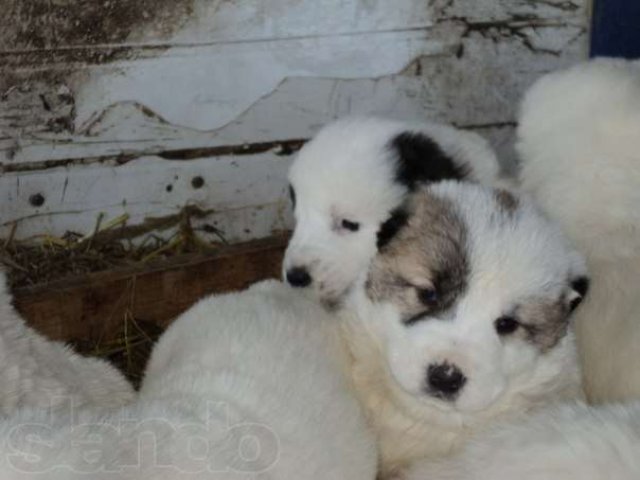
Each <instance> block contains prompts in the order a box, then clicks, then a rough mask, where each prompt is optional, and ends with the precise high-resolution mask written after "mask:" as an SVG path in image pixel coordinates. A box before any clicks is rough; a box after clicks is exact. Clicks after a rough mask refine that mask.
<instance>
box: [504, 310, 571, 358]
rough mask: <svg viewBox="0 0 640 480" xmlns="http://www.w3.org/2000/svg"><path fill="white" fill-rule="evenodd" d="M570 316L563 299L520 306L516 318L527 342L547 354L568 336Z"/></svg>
mask: <svg viewBox="0 0 640 480" xmlns="http://www.w3.org/2000/svg"><path fill="white" fill-rule="evenodd" d="M569 314H570V311H569V306H568V305H567V303H566V302H565V301H564V300H563V299H559V300H555V301H553V300H549V299H539V300H533V301H531V302H527V303H526V304H522V305H521V306H519V307H518V308H517V309H516V314H515V316H516V318H517V319H518V321H519V322H520V324H521V325H522V330H523V331H524V336H525V340H526V341H528V342H529V343H531V344H533V345H535V346H536V347H537V348H538V349H540V351H541V352H546V351H548V350H551V349H552V348H553V347H555V346H556V345H557V344H558V342H559V341H560V340H562V338H564V337H565V336H566V334H567V330H568V328H569Z"/></svg>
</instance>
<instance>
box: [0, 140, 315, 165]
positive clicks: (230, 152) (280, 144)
mask: <svg viewBox="0 0 640 480" xmlns="http://www.w3.org/2000/svg"><path fill="white" fill-rule="evenodd" d="M307 140H308V139H301V138H295V139H291V140H274V141H270V142H257V143H243V144H239V145H221V146H218V147H206V148H185V149H176V150H164V151H155V150H154V149H147V150H145V151H143V152H139V153H136V154H131V155H129V154H126V153H123V154H120V155H106V156H97V157H85V158H63V159H59V160H45V161H43V162H27V163H19V164H6V163H5V164H0V173H11V172H29V171H41V170H48V169H52V168H59V167H69V166H73V165H90V164H94V163H102V164H108V165H113V166H118V165H124V164H126V163H129V162H131V161H132V160H136V159H138V158H140V157H148V156H150V155H155V156H156V157H159V158H162V159H165V160H196V159H199V158H207V157H220V156H242V155H256V154H259V153H264V152H269V151H272V150H273V151H274V153H275V154H276V155H278V156H283V157H286V156H289V155H293V154H294V153H296V152H297V151H298V150H300V148H302V145H304V143H305V142H306V141H307Z"/></svg>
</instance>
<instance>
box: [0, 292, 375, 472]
mask: <svg viewBox="0 0 640 480" xmlns="http://www.w3.org/2000/svg"><path fill="white" fill-rule="evenodd" d="M344 355H345V351H344V347H343V345H342V341H341V339H340V336H339V328H338V324H337V323H336V319H335V318H334V317H331V316H329V315H327V314H326V313H325V312H324V311H323V310H322V309H321V308H320V307H319V306H318V305H317V304H316V303H314V302H311V301H309V300H306V299H305V298H304V297H303V296H301V295H299V294H298V293H297V292H296V293H295V294H294V293H292V291H291V289H290V287H287V286H285V285H283V284H281V283H279V282H267V283H262V284H258V285H256V286H254V287H252V288H251V289H250V290H248V291H245V292H241V293H234V294H228V295H220V296H213V297H209V298H206V299H204V300H202V301H200V302H199V303H197V304H196V305H195V306H193V307H192V308H191V309H190V310H189V311H187V312H186V313H184V314H183V315H182V316H181V317H179V318H178V319H177V320H176V321H175V322H174V324H173V325H172V326H171V327H170V328H169V330H168V331H167V332H166V333H165V334H164V335H163V337H162V338H161V339H160V341H159V344H158V345H157V347H156V348H155V350H154V352H153V355H152V359H151V361H150V364H149V367H148V370H147V375H146V378H145V381H144V384H143V387H142V390H141V393H140V396H139V400H138V402H137V403H136V404H134V405H131V406H129V407H126V408H124V409H123V410H122V411H121V412H119V413H118V414H111V415H110V416H107V417H102V416H97V415H96V414H95V413H94V412H91V411H88V412H87V411H84V412H80V413H77V414H76V415H75V417H76V418H75V419H70V418H60V417H56V418H54V419H53V420H50V419H47V418H46V417H44V416H43V415H42V414H40V413H36V414H34V412H29V411H27V412H21V414H20V415H19V416H16V417H14V418H13V419H12V420H11V421H7V422H4V423H1V422H0V439H3V440H4V442H3V443H2V451H0V477H1V478H2V479H3V480H4V479H10V480H14V479H16V480H17V479H20V480H27V479H31V478H34V479H36V478H42V477H38V475H37V474H33V475H32V474H31V473H28V472H27V473H25V472H24V467H23V466H24V465H25V463H26V459H27V458H26V456H25V455H26V454H27V453H31V454H32V455H35V467H34V466H31V468H32V469H34V470H37V469H38V468H41V467H43V466H44V467H45V468H46V472H47V476H46V478H47V479H48V480H63V479H64V480H69V479H72V478H87V477H86V476H85V477H83V476H82V475H75V476H74V475H73V474H72V473H71V471H70V470H69V469H68V468H57V469H49V468H48V467H50V466H60V465H67V466H69V465H71V466H73V468H74V469H75V470H78V469H79V468H80V467H82V466H83V465H84V467H83V468H85V470H87V471H90V472H92V473H91V476H90V477H89V478H91V479H92V480H97V479H100V480H102V479H116V478H117V479H127V480H134V479H135V480H147V479H153V480H163V479H167V480H174V479H189V480H193V479H203V480H204V479H207V480H211V479H233V480H249V479H253V480H258V479H260V480H290V479H294V478H295V479H300V480H325V479H350V480H352V479H353V480H359V479H362V480H373V479H374V477H375V471H376V450H375V446H374V441H373V438H372V437H371V435H370V433H369V431H368V430H367V427H366V423H365V419H364V417H363V415H362V412H361V410H360V408H359V405H358V403H357V400H356V399H355V396H354V395H353V394H352V391H351V387H350V383H349V381H348V377H347V376H346V375H345V372H344V368H345V366H346V358H345V357H344ZM123 418H126V419H128V421H127V422H122V419H123ZM34 423H36V424H41V425H44V426H45V430H44V433H43V435H44V437H45V440H47V441H48V443H47V444H45V442H44V441H39V442H38V441H36V440H34V439H32V438H29V437H27V433H29V431H30V430H29V429H30V428H31V429H33V428H35V427H33V426H32V425H33V424H34ZM25 425H26V427H25ZM82 425H84V426H82ZM19 426H22V430H21V429H20V428H18V429H16V427H19ZM36 432H37V430H36ZM91 435H93V436H94V438H92V437H91ZM242 439H245V440H244V441H242ZM72 441H75V445H74V444H72ZM52 446H53V447H52ZM141 446H142V447H141ZM92 451H98V452H101V455H95V454H94V456H93V457H88V458H93V460H92V461H93V462H94V463H91V461H87V460H84V458H85V456H86V454H87V452H92ZM140 452H142V453H140ZM242 455H244V457H243V456H242ZM251 457H253V459H252V458H251ZM96 458H97V460H96ZM126 465H128V467H126V468H123V466H126ZM163 465H164V466H163ZM98 467H101V468H98ZM20 470H22V471H20ZM101 470H102V472H101ZM105 470H106V471H105ZM108 470H111V471H112V473H109V472H108Z"/></svg>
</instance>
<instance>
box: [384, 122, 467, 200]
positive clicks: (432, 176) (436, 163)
mask: <svg viewBox="0 0 640 480" xmlns="http://www.w3.org/2000/svg"><path fill="white" fill-rule="evenodd" d="M389 148H390V150H391V151H392V152H393V153H395V155H396V158H397V164H396V180H397V181H398V182H400V183H401V184H403V185H405V186H406V187H407V188H409V190H414V189H415V188H416V186H417V185H418V184H420V183H431V182H438V181H441V180H464V179H465V178H466V177H468V175H469V171H468V170H469V169H468V167H467V166H466V165H462V164H458V163H456V162H455V161H454V160H453V159H452V158H451V157H449V156H448V155H447V154H446V153H445V152H444V151H443V150H442V148H441V147H440V145H438V144H437V143H436V142H435V141H434V140H432V139H431V138H429V137H428V136H427V135H425V134H424V133H421V132H412V131H406V132H402V133H400V134H399V135H396V136H395V137H394V138H392V139H391V142H390V143H389Z"/></svg>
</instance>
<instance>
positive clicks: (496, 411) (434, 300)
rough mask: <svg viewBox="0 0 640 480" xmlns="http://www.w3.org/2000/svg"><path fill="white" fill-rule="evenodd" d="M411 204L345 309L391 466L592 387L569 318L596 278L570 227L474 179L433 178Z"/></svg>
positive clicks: (359, 376)
mask: <svg viewBox="0 0 640 480" xmlns="http://www.w3.org/2000/svg"><path fill="white" fill-rule="evenodd" d="M406 208H407V210H406V215H407V219H408V220H407V222H406V224H405V225H404V226H403V228H401V229H399V230H398V232H397V233H396V235H395V236H394V237H393V238H392V239H391V240H390V241H389V243H388V244H387V245H385V246H384V247H383V248H382V249H381V250H380V252H379V253H378V254H377V255H376V257H375V258H374V259H373V261H372V264H371V267H370V269H369V271H368V273H367V274H366V275H363V276H362V277H361V279H360V282H359V283H360V288H354V289H353V292H352V294H351V295H350V296H349V298H348V300H347V308H346V309H345V311H344V312H343V315H344V317H345V322H344V325H345V331H346V338H347V339H348V342H349V344H350V346H351V350H352V354H353V360H354V364H353V376H354V382H355V385H356V390H357V391H358V392H359V395H360V396H361V401H362V403H363V405H364V406H365V409H366V410H367V413H368V417H369V419H370V422H371V424H372V425H373V428H374V430H375V431H376V433H377V435H378V441H379V446H380V453H381V467H382V477H383V478H387V477H389V476H391V475H395V474H397V473H398V472H401V471H402V470H403V469H404V468H405V467H406V466H408V465H409V464H411V463H412V462H413V461H414V460H417V459H420V458H425V457H426V458H441V457H442V456H443V455H446V454H449V453H452V452H453V451H455V450H456V449H457V448H458V447H459V446H460V445H461V444H462V443H464V441H465V440H466V439H467V438H469V436H470V435H471V434H472V433H474V432H475V431H477V430H480V429H482V428H483V427H484V426H486V425H488V424H490V423H491V422H492V421H494V420H495V419H497V418H502V417H505V416H508V415H510V414H514V413H522V412H523V411H527V410H529V409H532V408H536V407H539V406H542V405H546V404H548V403H550V402H553V401H556V400H559V399H565V398H577V397H580V396H581V386H580V375H579V368H578V363H577V360H576V350H575V346H574V336H573V332H572V329H571V328H570V317H571V314H572V312H573V310H574V309H575V308H576V307H577V306H578V304H579V303H580V301H581V298H582V297H583V295H584V294H585V292H586V286H587V284H588V282H587V277H586V271H585V266H584V262H583V260H582V258H581V257H580V256H579V255H578V254H577V253H576V252H575V251H574V250H573V249H572V248H571V247H570V246H569V245H568V243H567V242H566V241H565V239H564V237H563V236H562V234H561V233H560V231H559V229H558V228H556V226H555V225H553V224H551V223H550V222H549V221H548V220H547V219H546V218H545V217H543V216H542V215H541V214H540V213H539V212H538V211H537V210H536V209H535V208H534V206H533V205H532V204H531V203H530V202H529V201H528V200H527V199H526V198H517V197H515V196H513V195H512V194H510V193H508V192H506V191H501V190H492V189H489V188H483V187H480V186H477V185H473V184H464V183H457V182H441V183H438V184H434V185H432V186H429V187H427V188H423V189H421V190H420V191H418V192H416V193H415V194H414V195H413V196H412V198H411V201H410V204H409V205H408V206H407V207H406Z"/></svg>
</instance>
